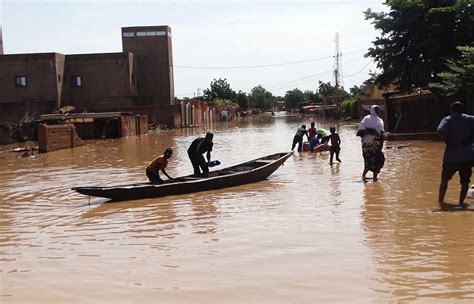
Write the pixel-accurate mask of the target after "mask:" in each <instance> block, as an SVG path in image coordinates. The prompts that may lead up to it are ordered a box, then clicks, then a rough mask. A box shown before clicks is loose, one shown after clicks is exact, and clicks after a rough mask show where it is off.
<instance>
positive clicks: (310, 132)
mask: <svg viewBox="0 0 474 304" xmlns="http://www.w3.org/2000/svg"><path fill="white" fill-rule="evenodd" d="M316 131H317V130H316V128H315V127H314V122H311V126H310V127H309V129H308V139H309V142H311V140H312V139H313V138H315V137H316Z"/></svg>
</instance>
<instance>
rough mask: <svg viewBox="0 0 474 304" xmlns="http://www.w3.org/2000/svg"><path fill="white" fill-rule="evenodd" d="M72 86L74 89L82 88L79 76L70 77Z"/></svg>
mask: <svg viewBox="0 0 474 304" xmlns="http://www.w3.org/2000/svg"><path fill="white" fill-rule="evenodd" d="M72 86H73V87H76V88H80V87H82V77H81V76H72Z"/></svg>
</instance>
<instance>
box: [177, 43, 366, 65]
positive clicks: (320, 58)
mask: <svg viewBox="0 0 474 304" xmlns="http://www.w3.org/2000/svg"><path fill="white" fill-rule="evenodd" d="M365 50H367V49H366V48H364V49H359V50H355V51H351V52H347V53H345V54H353V53H357V52H361V51H365ZM331 58H333V56H325V57H319V58H312V59H306V60H299V61H291V62H283V63H274V64H261V65H247V66H184V65H173V67H174V68H184V69H255V68H267V67H274V66H283V65H292V64H299V63H306V62H313V61H319V60H324V59H331Z"/></svg>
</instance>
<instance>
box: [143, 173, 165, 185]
mask: <svg viewBox="0 0 474 304" xmlns="http://www.w3.org/2000/svg"><path fill="white" fill-rule="evenodd" d="M146 176H147V177H148V179H149V180H150V182H152V183H157V184H161V183H162V182H163V180H162V179H161V177H160V176H159V175H158V174H157V173H155V172H152V171H150V170H146Z"/></svg>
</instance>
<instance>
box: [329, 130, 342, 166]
mask: <svg viewBox="0 0 474 304" xmlns="http://www.w3.org/2000/svg"><path fill="white" fill-rule="evenodd" d="M329 132H331V135H329V139H330V140H331V150H329V151H330V153H331V158H330V160H329V164H330V165H332V164H333V162H332V160H333V157H334V154H336V160H337V161H338V162H341V159H340V158H339V152H341V147H340V145H341V138H340V137H339V134H337V133H336V128H335V127H330V128H329Z"/></svg>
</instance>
